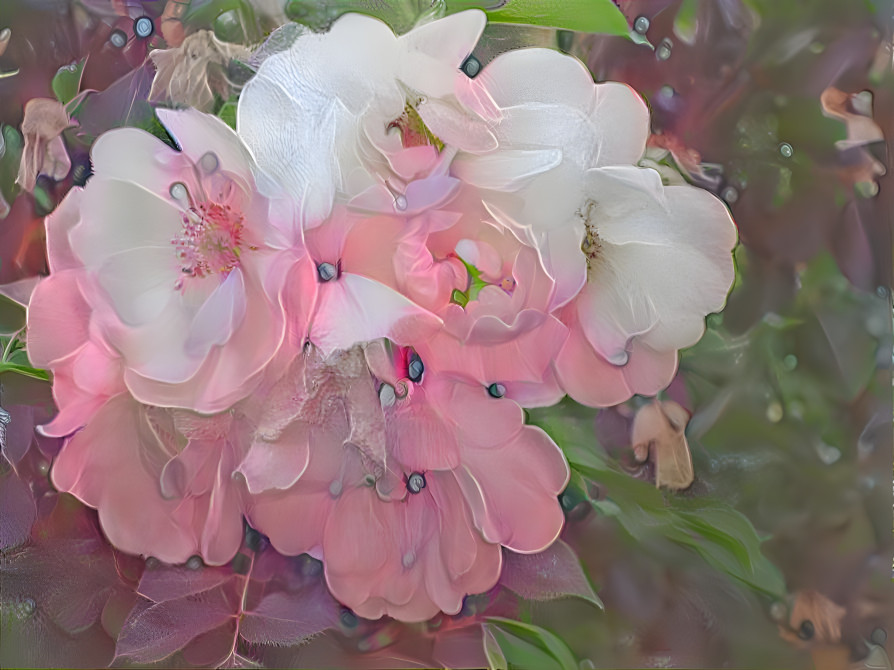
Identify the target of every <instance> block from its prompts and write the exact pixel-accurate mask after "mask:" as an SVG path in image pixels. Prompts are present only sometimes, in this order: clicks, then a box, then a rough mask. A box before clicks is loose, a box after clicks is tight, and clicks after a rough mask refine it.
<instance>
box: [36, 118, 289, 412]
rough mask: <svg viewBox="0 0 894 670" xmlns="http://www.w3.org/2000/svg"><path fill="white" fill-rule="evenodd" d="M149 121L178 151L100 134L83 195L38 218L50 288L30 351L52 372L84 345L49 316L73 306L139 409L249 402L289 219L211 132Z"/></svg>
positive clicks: (280, 323)
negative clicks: (43, 224)
mask: <svg viewBox="0 0 894 670" xmlns="http://www.w3.org/2000/svg"><path fill="white" fill-rule="evenodd" d="M159 116H160V118H161V119H162V121H163V122H164V123H165V124H166V125H167V127H168V129H169V130H170V132H171V133H172V134H173V136H174V137H175V138H176V139H177V140H178V141H180V142H181V143H182V151H175V150H173V149H171V148H170V147H168V146H166V145H164V144H163V143H162V142H161V141H159V140H158V139H156V138H154V137H153V136H151V135H149V134H148V133H146V132H144V131H141V130H137V129H131V128H125V129H120V130H113V131H110V132H108V133H106V134H105V135H103V136H101V137H100V138H99V139H98V140H97V142H96V144H95V145H94V147H93V151H92V161H93V165H94V175H93V176H92V177H91V178H90V180H89V182H88V183H87V185H86V186H85V187H84V188H83V189H80V188H75V189H73V190H72V191H71V192H70V193H69V195H68V196H67V197H66V199H65V201H64V202H63V203H62V204H61V205H60V207H59V208H58V209H57V210H56V211H55V212H54V213H53V214H52V215H51V216H50V217H48V219H47V238H48V240H47V248H48V255H49V261H50V268H51V271H52V272H53V275H51V277H50V279H49V280H47V281H46V282H44V284H43V285H42V287H41V289H40V293H41V295H39V296H37V298H38V299H37V300H35V302H33V303H32V305H31V308H30V309H29V312H28V322H29V329H28V332H29V349H30V350H32V351H33V353H34V355H35V358H34V360H35V362H36V363H37V364H39V365H42V366H45V367H49V368H51V369H52V368H54V367H55V364H56V362H57V361H58V360H59V359H60V355H61V354H63V353H70V352H71V347H69V346H68V344H67V342H68V340H70V339H72V338H76V339H77V338H80V337H81V335H82V334H80V333H78V334H72V335H65V336H62V335H59V334H58V332H57V330H58V328H57V325H56V323H55V321H56V320H58V318H59V317H58V316H57V314H58V305H57V303H59V301H64V300H66V299H67V298H65V297H63V293H64V294H65V296H68V295H71V296H78V297H77V300H76V304H77V305H78V306H79V309H81V310H84V311H85V312H86V313H87V314H89V318H88V320H87V322H88V324H89V325H88V326H87V337H86V339H87V340H89V342H90V343H91V345H90V346H93V347H96V348H98V349H100V350H102V351H104V352H106V353H107V354H108V355H109V356H111V357H112V358H117V359H118V360H119V363H120V365H122V366H123V369H124V382H125V384H126V385H127V388H128V389H129V390H130V392H131V393H132V394H133V395H134V397H135V398H136V399H137V400H139V401H140V402H144V403H147V404H153V405H160V406H181V407H188V408H191V409H194V410H196V411H201V412H216V411H220V410H223V409H225V408H227V407H228V406H229V405H231V404H232V403H233V402H235V401H237V400H238V399H240V398H241V397H244V396H245V395H247V394H248V393H249V392H250V391H251V388H252V384H254V383H257V380H258V379H259V376H260V373H261V372H262V371H263V368H264V366H265V365H266V363H267V362H268V361H269V360H270V358H271V357H272V356H273V355H274V354H275V352H276V350H277V348H278V346H279V343H280V341H281V339H282V337H283V333H284V330H283V329H284V318H283V316H282V311H281V307H280V305H279V299H278V290H279V284H280V283H281V279H280V278H277V277H273V276H271V272H272V271H273V270H275V269H277V268H279V267H280V266H277V265H276V264H275V263H273V262H272V259H273V258H274V257H275V256H276V255H277V253H279V249H277V248H276V246H277V245H286V244H287V242H286V241H285V238H284V237H283V235H282V234H281V233H280V232H279V231H280V230H288V229H289V228H290V226H291V224H290V223H289V222H288V218H289V216H290V212H289V207H288V205H285V206H279V204H274V203H271V201H269V200H268V199H267V198H264V197H262V196H260V195H258V194H257V192H256V191H255V186H254V180H253V177H252V161H251V157H250V156H249V154H248V152H247V151H246V150H245V148H244V147H243V146H242V144H241V142H240V141H239V139H238V137H237V136H236V135H235V133H233V132H232V131H231V130H230V129H229V128H228V127H227V126H226V125H225V124H224V123H223V122H221V121H220V120H219V119H216V118H214V117H211V116H208V115H204V114H201V113H199V112H195V111H193V110H187V111H182V112H174V111H169V110H159ZM277 218H279V219H285V220H286V222H285V223H283V222H282V221H279V222H277V221H276V219H277ZM274 223H278V224H279V227H278V228H277V227H275V226H274ZM53 292H57V293H58V294H57V295H54V294H53ZM72 299H74V298H72ZM54 339H58V342H52V341H51V340H54ZM37 340H42V341H41V342H36V341H37ZM44 346H45V347H46V351H44ZM59 347H62V348H63V349H65V351H58V349H59Z"/></svg>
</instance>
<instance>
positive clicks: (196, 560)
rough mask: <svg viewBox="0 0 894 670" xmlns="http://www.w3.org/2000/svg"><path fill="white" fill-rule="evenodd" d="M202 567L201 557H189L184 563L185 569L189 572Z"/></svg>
mask: <svg viewBox="0 0 894 670" xmlns="http://www.w3.org/2000/svg"><path fill="white" fill-rule="evenodd" d="M203 565H204V563H202V557H201V556H190V557H189V560H188V561H186V567H187V568H189V569H190V570H199V569H200V568H201V567H202V566H203Z"/></svg>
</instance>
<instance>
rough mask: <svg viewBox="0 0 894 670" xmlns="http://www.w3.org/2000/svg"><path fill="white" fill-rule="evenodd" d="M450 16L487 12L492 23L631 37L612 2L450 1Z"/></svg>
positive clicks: (591, 0)
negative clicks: (471, 12) (472, 10)
mask: <svg viewBox="0 0 894 670" xmlns="http://www.w3.org/2000/svg"><path fill="white" fill-rule="evenodd" d="M446 4H447V13H448V14H453V13H455V12H458V11H462V10H464V9H472V8H477V9H484V10H485V11H486V13H487V19H488V21H491V22H493V23H516V24H522V25H529V26H542V27H546V28H558V29H561V30H574V31H578V32H584V33H604V34H608V35H627V34H628V33H629V32H630V27H629V26H628V25H627V19H626V18H624V15H623V14H622V13H621V10H620V9H618V8H617V6H615V4H614V3H613V2H611V0H508V2H505V3H503V6H501V7H497V8H495V9H489V8H491V7H494V5H497V4H498V3H495V2H487V1H485V2H482V1H480V0H447V3H446Z"/></svg>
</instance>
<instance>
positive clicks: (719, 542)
mask: <svg viewBox="0 0 894 670" xmlns="http://www.w3.org/2000/svg"><path fill="white" fill-rule="evenodd" d="M594 418H595V411H594V410H590V409H588V408H585V407H581V406H579V405H577V404H575V403H573V402H571V401H570V400H566V401H564V402H563V403H561V404H559V405H557V406H556V407H552V408H547V409H542V410H531V411H530V412H529V419H530V422H531V423H533V424H534V425H538V426H540V427H541V428H543V429H544V430H546V431H547V433H549V434H550V435H551V436H552V437H553V439H555V440H556V442H557V443H558V444H559V446H560V447H561V448H562V449H563V451H564V452H565V455H566V457H567V458H568V461H569V463H570V464H571V466H572V468H573V470H574V471H575V472H577V473H578V475H579V476H580V477H581V480H578V481H579V482H580V481H582V482H583V485H581V484H580V483H578V484H576V485H575V489H576V491H577V494H578V495H581V494H582V497H583V499H587V500H589V502H590V503H591V504H592V505H593V507H594V508H595V509H596V511H597V512H599V513H601V514H603V515H605V516H609V517H611V518H613V519H614V520H615V521H616V522H617V523H618V524H619V525H620V527H621V528H623V530H624V531H625V532H626V533H627V534H628V535H629V536H630V537H631V538H632V539H633V540H635V541H636V542H637V543H638V545H641V546H642V548H643V549H644V550H648V548H649V547H650V546H653V545H654V543H656V542H658V543H659V544H660V543H667V542H670V543H673V544H675V545H677V546H680V547H685V548H686V549H688V550H691V551H693V552H695V553H696V554H698V555H699V556H700V557H701V558H702V559H703V560H704V561H705V562H706V563H708V564H709V565H711V566H712V567H713V568H715V569H717V570H719V571H720V572H722V573H724V574H726V575H728V576H729V577H731V578H732V579H734V580H736V581H737V582H739V583H741V584H743V585H745V586H747V587H749V588H751V589H752V590H754V591H756V592H759V593H763V594H766V595H769V596H772V597H777V598H781V597H783V596H784V594H785V584H784V582H783V579H782V576H781V574H780V572H779V570H778V569H777V568H776V566H774V565H773V563H771V562H770V560H769V559H768V558H767V557H766V556H764V555H763V553H761V542H762V539H761V538H760V537H759V536H758V534H757V532H756V531H755V529H754V527H753V526H752V525H751V522H750V521H749V520H748V519H747V518H746V517H745V516H743V515H742V514H741V513H739V512H737V511H736V510H735V509H733V508H732V507H731V506H730V505H729V504H728V503H726V502H724V501H722V500H718V499H716V498H709V497H703V498H701V497H700V498H686V497H683V496H681V495H672V494H667V495H665V494H664V493H662V492H661V491H659V490H658V489H656V488H655V487H654V486H653V485H651V484H649V483H647V482H644V481H641V480H638V479H635V478H633V477H631V476H630V475H628V474H627V473H625V472H623V471H622V470H621V469H620V467H619V466H618V464H617V463H616V462H615V461H614V460H613V459H611V458H610V457H609V456H608V454H606V453H605V451H604V449H603V448H602V447H601V446H600V445H599V443H598V442H597V440H596V436H595V432H594V429H593V420H594ZM588 482H589V483H595V484H598V485H599V486H600V487H602V488H604V490H605V491H606V496H607V497H606V498H605V499H604V500H590V498H589V496H588V494H587V493H586V484H587V483H588Z"/></svg>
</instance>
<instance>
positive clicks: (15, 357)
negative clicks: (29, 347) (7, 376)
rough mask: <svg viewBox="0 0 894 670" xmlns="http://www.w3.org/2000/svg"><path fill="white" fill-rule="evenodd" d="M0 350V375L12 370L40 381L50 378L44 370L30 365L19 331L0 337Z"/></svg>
mask: <svg viewBox="0 0 894 670" xmlns="http://www.w3.org/2000/svg"><path fill="white" fill-rule="evenodd" d="M0 352H2V354H0V375H2V374H3V373H6V372H12V373H16V374H20V375H24V376H25V377H31V378H32V379H39V380H41V381H48V380H49V379H50V375H49V373H48V372H47V371H46V370H41V369H39V368H35V367H32V365H31V362H30V361H29V360H28V354H27V352H26V351H25V342H24V341H23V340H22V339H20V332H17V333H15V334H14V335H11V336H9V337H0Z"/></svg>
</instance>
